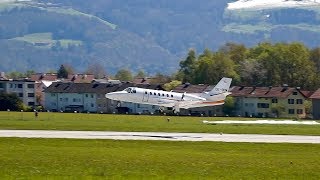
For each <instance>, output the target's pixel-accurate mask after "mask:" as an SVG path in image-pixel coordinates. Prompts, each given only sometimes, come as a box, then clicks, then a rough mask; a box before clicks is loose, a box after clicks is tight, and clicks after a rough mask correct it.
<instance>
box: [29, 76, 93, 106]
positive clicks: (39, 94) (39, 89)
mask: <svg viewBox="0 0 320 180" xmlns="http://www.w3.org/2000/svg"><path fill="white" fill-rule="evenodd" d="M93 79H94V76H93V75H92V74H72V75H68V78H66V79H61V78H58V75H57V73H36V74H32V75H31V77H30V80H32V81H35V82H36V85H35V86H36V100H37V105H44V93H43V90H45V89H46V88H47V87H49V86H50V85H51V84H52V83H53V82H58V81H62V82H72V83H91V82H92V81H93Z"/></svg>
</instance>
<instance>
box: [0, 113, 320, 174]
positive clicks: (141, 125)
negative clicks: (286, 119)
mask: <svg viewBox="0 0 320 180" xmlns="http://www.w3.org/2000/svg"><path fill="white" fill-rule="evenodd" d="M167 118H168V116H144V115H136V116H134V115H112V114H78V113H77V114H75V113H69V114H68V113H50V112H49V113H40V114H39V117H38V118H37V119H36V118H35V117H34V113H29V112H28V113H27V112H0V129H52V130H109V131H166V132H212V133H214V132H223V133H257V134H258V133H263V134H313V135H319V134H320V131H319V128H320V126H307V125H304V126H300V125H285V126H283V125H205V124H203V123H202V120H223V119H237V120H239V119H242V120H249V119H244V118H226V117H225V118H218V117H216V118H212V117H211V118H208V117H169V118H170V122H167ZM250 120H252V119H250ZM319 169H320V145H319V144H267V143H219V142H171V141H116V140H77V139H41V138H39V139H28V138H0V179H44V178H45V179H106V178H107V179H109V178H110V179H150V178H151V179H319V178H320V171H319Z"/></svg>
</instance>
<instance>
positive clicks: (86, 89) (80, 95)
mask: <svg viewBox="0 0 320 180" xmlns="http://www.w3.org/2000/svg"><path fill="white" fill-rule="evenodd" d="M132 86H136V87H141V88H147V89H162V87H161V86H159V85H143V84H140V85H136V84H133V83H120V84H118V83H116V84H113V83H97V82H95V83H63V82H54V83H52V85H51V86H49V87H48V88H47V89H45V90H44V93H45V109H47V110H50V111H78V112H99V113H116V112H117V113H151V112H154V111H156V110H158V109H159V107H156V106H152V105H141V104H135V103H128V102H118V101H113V100H109V99H107V98H105V94H106V93H109V92H115V91H121V90H123V89H125V88H127V87H132Z"/></svg>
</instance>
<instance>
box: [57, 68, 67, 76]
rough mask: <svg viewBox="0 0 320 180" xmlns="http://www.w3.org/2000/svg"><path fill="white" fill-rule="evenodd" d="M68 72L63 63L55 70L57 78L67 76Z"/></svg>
mask: <svg viewBox="0 0 320 180" xmlns="http://www.w3.org/2000/svg"><path fill="white" fill-rule="evenodd" d="M68 74H69V73H68V71H67V69H66V68H65V67H64V65H61V66H60V68H59V69H58V71H57V76H58V78H68Z"/></svg>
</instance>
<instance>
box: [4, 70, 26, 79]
mask: <svg viewBox="0 0 320 180" xmlns="http://www.w3.org/2000/svg"><path fill="white" fill-rule="evenodd" d="M6 76H7V78H9V79H18V78H23V77H25V75H24V74H23V73H21V72H17V71H13V72H9V73H8V74H7V75H6Z"/></svg>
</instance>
